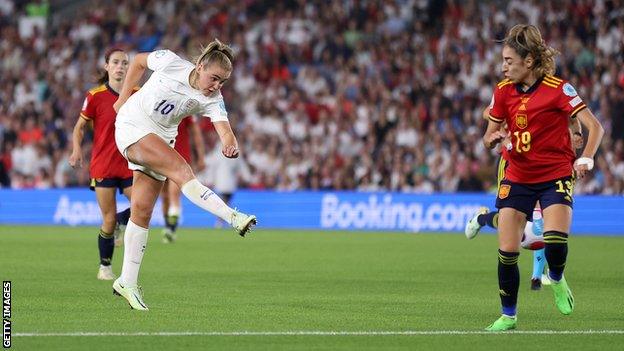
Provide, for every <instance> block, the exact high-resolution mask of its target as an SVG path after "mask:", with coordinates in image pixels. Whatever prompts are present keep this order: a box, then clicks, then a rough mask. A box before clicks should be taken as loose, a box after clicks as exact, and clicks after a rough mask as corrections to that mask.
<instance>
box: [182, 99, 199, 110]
mask: <svg viewBox="0 0 624 351" xmlns="http://www.w3.org/2000/svg"><path fill="white" fill-rule="evenodd" d="M197 106H199V101H197V100H195V99H190V100H187V101H186V102H185V103H184V107H183V109H184V111H187V113H191V111H195V109H196V108H197Z"/></svg>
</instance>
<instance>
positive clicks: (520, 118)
mask: <svg viewBox="0 0 624 351" xmlns="http://www.w3.org/2000/svg"><path fill="white" fill-rule="evenodd" d="M528 125H529V118H528V117H527V115H525V114H520V113H519V114H517V115H516V126H517V127H518V128H520V129H524V128H526V127H527V126H528Z"/></svg>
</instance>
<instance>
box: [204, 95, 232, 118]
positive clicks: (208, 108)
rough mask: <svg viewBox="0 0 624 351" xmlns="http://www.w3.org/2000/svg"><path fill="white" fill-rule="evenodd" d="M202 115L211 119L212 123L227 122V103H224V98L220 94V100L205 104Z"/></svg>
mask: <svg viewBox="0 0 624 351" xmlns="http://www.w3.org/2000/svg"><path fill="white" fill-rule="evenodd" d="M202 115H203V116H204V117H208V118H210V121H211V122H227V121H228V114H227V110H226V108H225V102H224V101H223V96H221V94H219V96H218V98H216V99H214V100H212V101H210V102H209V103H207V104H205V105H204V111H203V113H202Z"/></svg>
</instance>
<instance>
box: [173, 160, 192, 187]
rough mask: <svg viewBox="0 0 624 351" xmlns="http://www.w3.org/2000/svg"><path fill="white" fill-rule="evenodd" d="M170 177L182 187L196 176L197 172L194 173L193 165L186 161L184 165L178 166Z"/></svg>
mask: <svg viewBox="0 0 624 351" xmlns="http://www.w3.org/2000/svg"><path fill="white" fill-rule="evenodd" d="M169 178H170V179H171V181H173V182H174V183H176V184H177V185H178V186H179V187H182V185H184V184H186V183H187V182H189V181H190V180H192V179H193V178H195V174H193V170H192V169H191V166H189V165H188V164H186V163H185V164H184V165H183V166H182V167H178V168H177V169H176V170H175V171H174V172H173V174H172V175H171V177H169Z"/></svg>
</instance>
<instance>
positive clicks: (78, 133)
mask: <svg viewBox="0 0 624 351" xmlns="http://www.w3.org/2000/svg"><path fill="white" fill-rule="evenodd" d="M88 122H89V121H87V120H86V119H85V118H84V117H82V115H81V116H80V117H78V121H77V122H76V125H75V126H74V131H73V132H72V153H71V155H70V156H69V165H70V166H72V168H81V167H82V139H83V138H84V127H85V126H86V125H87V123H88Z"/></svg>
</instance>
